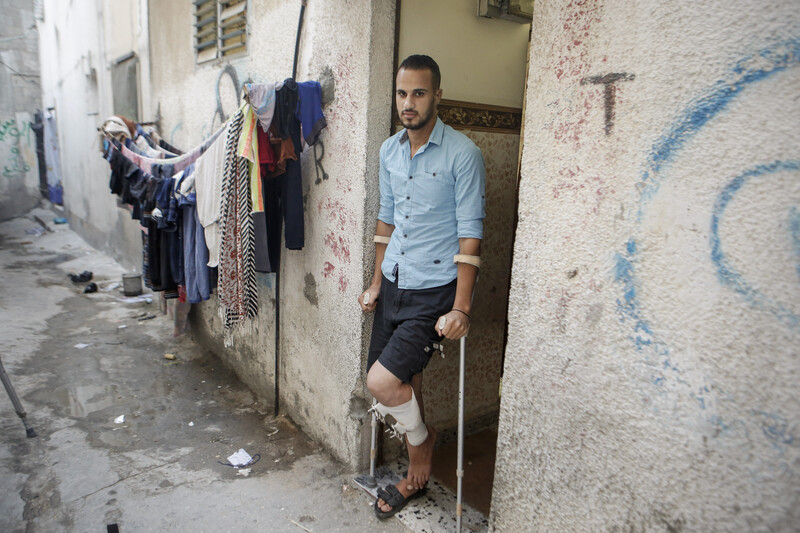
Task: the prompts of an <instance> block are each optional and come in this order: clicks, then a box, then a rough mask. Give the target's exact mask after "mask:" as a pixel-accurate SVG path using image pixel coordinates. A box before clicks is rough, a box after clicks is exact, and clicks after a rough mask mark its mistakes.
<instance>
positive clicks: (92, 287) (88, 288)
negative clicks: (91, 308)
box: [83, 281, 97, 294]
mask: <svg viewBox="0 0 800 533" xmlns="http://www.w3.org/2000/svg"><path fill="white" fill-rule="evenodd" d="M90 292H97V283H95V282H94V281H93V282H91V283H90V284H88V285H87V286H86V287H85V288H84V289H83V293H84V294H88V293H90Z"/></svg>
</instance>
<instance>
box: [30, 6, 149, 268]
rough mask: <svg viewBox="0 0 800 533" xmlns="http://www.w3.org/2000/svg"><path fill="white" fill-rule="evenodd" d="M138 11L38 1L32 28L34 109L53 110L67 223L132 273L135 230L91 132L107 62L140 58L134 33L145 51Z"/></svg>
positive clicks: (104, 96)
mask: <svg viewBox="0 0 800 533" xmlns="http://www.w3.org/2000/svg"><path fill="white" fill-rule="evenodd" d="M146 5H147V1H146V0H126V1H120V2H117V1H114V2H111V1H110V0H105V1H100V0H98V1H95V2H73V3H65V2H59V1H54V0H45V1H44V19H43V20H42V21H39V23H38V28H39V39H40V43H39V58H40V62H41V76H42V78H41V80H42V105H43V106H44V107H54V108H55V111H54V112H55V115H56V120H57V126H58V138H59V143H60V146H59V148H60V154H61V173H62V176H61V180H62V184H63V187H64V209H65V213H66V216H67V219H68V220H69V223H70V226H71V227H72V228H73V229H75V230H76V231H78V232H79V233H80V234H81V235H82V236H83V237H84V238H85V239H86V240H87V241H88V242H90V243H91V244H92V245H93V246H95V247H98V248H101V249H103V250H106V251H109V252H111V253H112V254H114V256H115V257H116V258H117V259H118V260H120V261H121V262H122V263H123V264H125V265H126V266H128V267H130V268H137V269H138V270H141V236H140V233H139V229H138V223H136V222H135V221H133V220H131V217H130V211H128V210H127V209H124V208H120V207H118V206H117V201H116V197H115V196H113V195H112V194H111V193H110V192H109V189H108V177H109V167H108V163H107V162H106V161H105V160H103V158H102V155H101V153H100V143H99V140H98V136H97V127H98V126H100V124H101V123H102V121H103V120H104V119H105V117H107V116H109V115H111V114H112V113H113V100H112V95H111V75H110V70H109V67H110V62H111V61H112V60H113V59H115V58H116V57H118V56H119V55H120V54H119V53H118V52H119V50H120V49H127V50H128V51H134V52H136V53H137V54H138V55H139V56H144V57H146V56H147V49H146V48H143V47H142V46H140V42H141V41H135V39H134V38H133V35H134V32H138V33H140V34H141V33H142V32H144V41H145V43H146V26H144V27H142V26H141V25H140V24H139V21H138V18H137V17H139V16H140V14H141V12H142V10H143V9H145V8H146ZM145 10H146V9H145ZM118 37H119V39H117V38H118ZM109 42H113V43H114V45H113V46H111V45H109ZM112 51H113V53H114V54H115V55H112V54H111V53H110V52H112Z"/></svg>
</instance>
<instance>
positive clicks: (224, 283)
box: [217, 106, 258, 346]
mask: <svg viewBox="0 0 800 533" xmlns="http://www.w3.org/2000/svg"><path fill="white" fill-rule="evenodd" d="M244 107H245V106H243V107H242V108H240V109H239V111H238V112H237V113H236V116H234V117H233V119H232V120H231V126H230V129H229V131H228V139H227V144H226V146H225V170H224V172H223V176H222V202H221V205H220V232H221V235H222V241H221V246H220V257H219V272H218V288H217V292H218V294H219V302H220V317H221V318H222V319H223V320H224V326H225V329H226V331H230V329H231V328H232V327H233V326H234V325H236V324H238V323H240V322H242V321H243V320H244V319H246V318H253V317H255V316H256V315H257V314H258V286H257V284H256V271H255V241H254V232H253V218H252V214H251V213H252V201H251V197H250V183H249V181H250V176H249V172H248V160H247V159H246V158H244V157H240V156H239V154H238V150H237V148H238V144H239V137H240V135H241V134H242V126H243V122H244V112H243V109H244ZM230 343H231V338H230V336H229V335H226V338H225V344H226V346H229V345H230Z"/></svg>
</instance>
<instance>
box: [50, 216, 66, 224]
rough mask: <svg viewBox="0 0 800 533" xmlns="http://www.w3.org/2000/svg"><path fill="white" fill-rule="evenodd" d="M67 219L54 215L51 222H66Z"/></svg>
mask: <svg viewBox="0 0 800 533" xmlns="http://www.w3.org/2000/svg"><path fill="white" fill-rule="evenodd" d="M66 223H67V219H66V218H64V217H56V218H54V219H53V224H66Z"/></svg>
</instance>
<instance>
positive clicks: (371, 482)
mask: <svg viewBox="0 0 800 533" xmlns="http://www.w3.org/2000/svg"><path fill="white" fill-rule="evenodd" d="M364 485H366V486H367V487H369V488H371V489H374V488H375V487H377V486H378V481H377V480H376V479H375V476H367V479H366V480H365V481H364Z"/></svg>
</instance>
